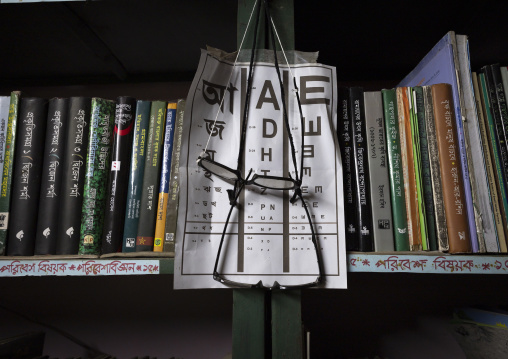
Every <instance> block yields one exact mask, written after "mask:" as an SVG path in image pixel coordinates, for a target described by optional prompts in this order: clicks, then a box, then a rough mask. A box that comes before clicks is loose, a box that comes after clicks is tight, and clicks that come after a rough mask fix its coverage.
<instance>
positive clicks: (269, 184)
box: [197, 0, 324, 289]
mask: <svg viewBox="0 0 508 359" xmlns="http://www.w3.org/2000/svg"><path fill="white" fill-rule="evenodd" d="M263 2H264V8H265V16H266V19H267V23H269V24H271V25H272V27H273V26H274V25H273V21H272V18H271V15H270V13H269V9H268V5H267V3H266V0H263ZM254 6H256V4H255V5H254ZM260 9H261V2H259V6H258V14H257V19H256V26H255V30H254V31H255V32H254V45H253V47H252V49H253V50H252V54H251V60H250V64H249V78H248V85H247V92H246V99H245V103H246V106H245V108H244V114H243V119H242V121H243V123H242V132H241V141H240V149H239V152H238V165H237V169H233V168H230V167H228V166H225V165H223V164H221V163H219V162H216V161H214V160H212V159H211V158H210V157H209V156H208V155H207V154H206V150H205V151H204V152H203V154H202V155H200V156H199V157H198V159H197V164H198V166H199V167H201V168H203V169H204V170H205V171H206V172H209V173H211V174H213V175H215V176H217V177H219V178H221V179H223V180H225V181H226V182H230V183H233V185H234V187H233V189H232V190H231V189H228V190H227V193H228V198H229V204H230V209H229V212H228V216H227V218H226V222H225V224H224V228H223V231H222V236H221V240H220V243H219V249H218V250H217V257H216V259H215V266H214V269H213V279H214V280H216V281H218V282H220V283H222V284H224V285H228V286H232V287H240V288H264V289H297V288H307V287H315V286H318V285H320V284H321V283H322V282H323V280H324V277H323V263H322V258H321V252H320V249H319V248H318V243H317V238H316V234H315V232H314V225H313V223H312V219H311V215H310V213H309V209H308V207H307V204H306V203H305V201H304V199H303V196H302V190H301V184H302V179H301V177H300V176H299V174H298V173H299V172H298V166H297V161H296V151H295V146H294V142H293V137H292V135H291V131H290V126H289V121H288V116H287V110H286V104H285V101H284V100H283V101H282V107H283V111H282V112H283V119H284V123H285V126H286V129H287V134H288V138H289V143H290V147H291V155H292V160H293V166H294V168H295V178H292V177H291V175H289V177H279V176H268V175H258V174H256V173H255V174H252V169H251V170H249V172H248V174H247V176H246V177H245V178H243V177H242V171H241V170H242V169H243V167H244V166H243V153H244V147H245V134H246V130H247V117H248V116H247V115H248V107H249V106H248V104H249V99H250V91H251V88H252V74H253V63H254V53H255V48H256V42H257V39H256V36H257V27H258V23H259V14H260ZM272 27H269V29H270V30H271V31H270V35H271V41H272V47H273V49H274V50H273V51H274V62H275V69H276V71H277V75H278V78H279V84H280V91H281V99H284V98H285V96H284V86H283V84H282V80H281V75H280V69H279V65H278V62H277V53H276V50H275V48H276V47H275V37H274V32H275V29H274V28H272ZM281 46H282V45H281ZM295 88H296V89H297V86H296V81H295ZM296 98H297V101H298V108H299V110H300V121H301V138H302V141H301V151H300V153H303V148H304V133H303V129H304V126H303V125H304V123H303V115H302V109H301V104H300V98H299V95H298V91H296ZM302 167H303V156H302V158H301V167H300V168H302ZM300 174H301V171H300ZM250 185H255V186H258V187H261V188H265V189H271V190H293V191H294V194H293V197H292V198H291V199H290V203H295V202H296V201H297V200H298V199H300V200H301V201H302V205H303V208H304V209H305V213H306V216H307V219H308V221H309V226H310V230H311V234H312V237H311V240H312V243H313V245H314V249H315V252H316V258H317V266H318V272H319V273H318V275H317V277H316V279H315V280H314V281H312V282H308V283H303V284H296V285H282V284H280V283H278V282H277V281H275V282H274V283H273V284H272V285H271V286H265V285H263V283H262V281H259V282H257V283H253V284H250V283H242V282H237V281H233V280H230V279H227V278H225V277H224V276H223V275H222V274H221V273H219V270H218V266H219V259H220V257H221V252H222V247H223V244H224V239H225V237H226V232H227V228H228V224H229V221H230V218H231V215H232V213H233V209H234V208H235V207H236V205H237V200H238V197H239V196H240V193H241V192H242V190H243V189H244V188H245V186H250Z"/></svg>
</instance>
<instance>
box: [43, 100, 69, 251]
mask: <svg viewBox="0 0 508 359" xmlns="http://www.w3.org/2000/svg"><path fill="white" fill-rule="evenodd" d="M68 113H69V99H67V98H52V99H51V100H50V101H49V106H48V119H47V128H46V140H45V144H44V158H43V164H42V177H41V193H40V199H39V213H38V219H37V231H36V235H35V254H37V255H39V254H55V253H56V237H57V226H58V221H59V214H60V211H59V200H60V189H61V187H62V164H63V163H62V159H63V152H64V141H63V139H64V135H65V131H66V128H67V122H68V118H67V115H68Z"/></svg>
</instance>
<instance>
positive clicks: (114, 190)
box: [101, 96, 136, 254]
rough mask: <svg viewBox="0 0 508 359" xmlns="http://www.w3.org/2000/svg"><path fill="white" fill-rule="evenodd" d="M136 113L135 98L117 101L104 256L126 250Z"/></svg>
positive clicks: (104, 235) (104, 229) (107, 197)
mask: <svg viewBox="0 0 508 359" xmlns="http://www.w3.org/2000/svg"><path fill="white" fill-rule="evenodd" d="M135 112H136V100H135V99H134V98H132V97H128V96H122V97H118V98H117V99H116V105H115V125H114V129H113V141H112V147H111V166H110V170H109V176H108V185H107V195H106V211H105V215H104V226H103V233H102V240H101V243H102V244H101V246H102V248H101V252H102V254H107V253H115V252H121V250H122V242H123V228H124V224H125V207H126V200H127V197H126V193H127V185H128V183H127V181H125V178H127V176H128V174H129V163H130V156H131V148H132V135H133V133H134V123H135V118H134V117H135Z"/></svg>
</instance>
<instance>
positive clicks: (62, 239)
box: [56, 97, 92, 254]
mask: <svg viewBox="0 0 508 359" xmlns="http://www.w3.org/2000/svg"><path fill="white" fill-rule="evenodd" d="M91 104H92V99H91V98H89V97H71V98H70V99H69V120H68V124H67V131H66V133H65V136H64V154H63V165H62V188H61V191H60V215H59V223H58V231H57V232H58V236H57V245H56V254H77V253H78V246H79V229H80V226H81V206H82V204H83V188H84V184H85V165H86V151H87V148H88V133H89V131H90V116H91V113H90V112H91Z"/></svg>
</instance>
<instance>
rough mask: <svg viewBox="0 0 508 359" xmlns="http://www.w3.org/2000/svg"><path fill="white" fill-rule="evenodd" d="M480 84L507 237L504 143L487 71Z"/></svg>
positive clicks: (504, 244)
mask: <svg viewBox="0 0 508 359" xmlns="http://www.w3.org/2000/svg"><path fill="white" fill-rule="evenodd" d="M479 85H480V87H481V93H482V97H481V99H482V109H483V110H484V114H485V121H486V124H487V128H488V131H487V135H488V137H489V142H488V143H489V148H490V153H491V156H492V163H493V165H494V173H495V177H496V180H495V185H496V189H497V193H498V197H499V207H500V210H501V215H502V218H503V231H504V233H505V238H508V236H507V224H508V194H507V192H506V190H507V188H506V182H505V171H504V168H503V159H502V155H501V153H502V152H501V151H502V148H503V146H502V145H503V143H504V140H503V141H502V143H500V141H501V140H502V137H501V138H500V137H499V136H498V132H497V126H498V123H497V122H496V120H495V119H494V116H493V107H492V105H491V103H490V94H489V89H488V85H487V79H486V76H485V72H483V73H480V74H479ZM505 250H506V243H504V242H501V241H499V251H500V252H503V251H505Z"/></svg>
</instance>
